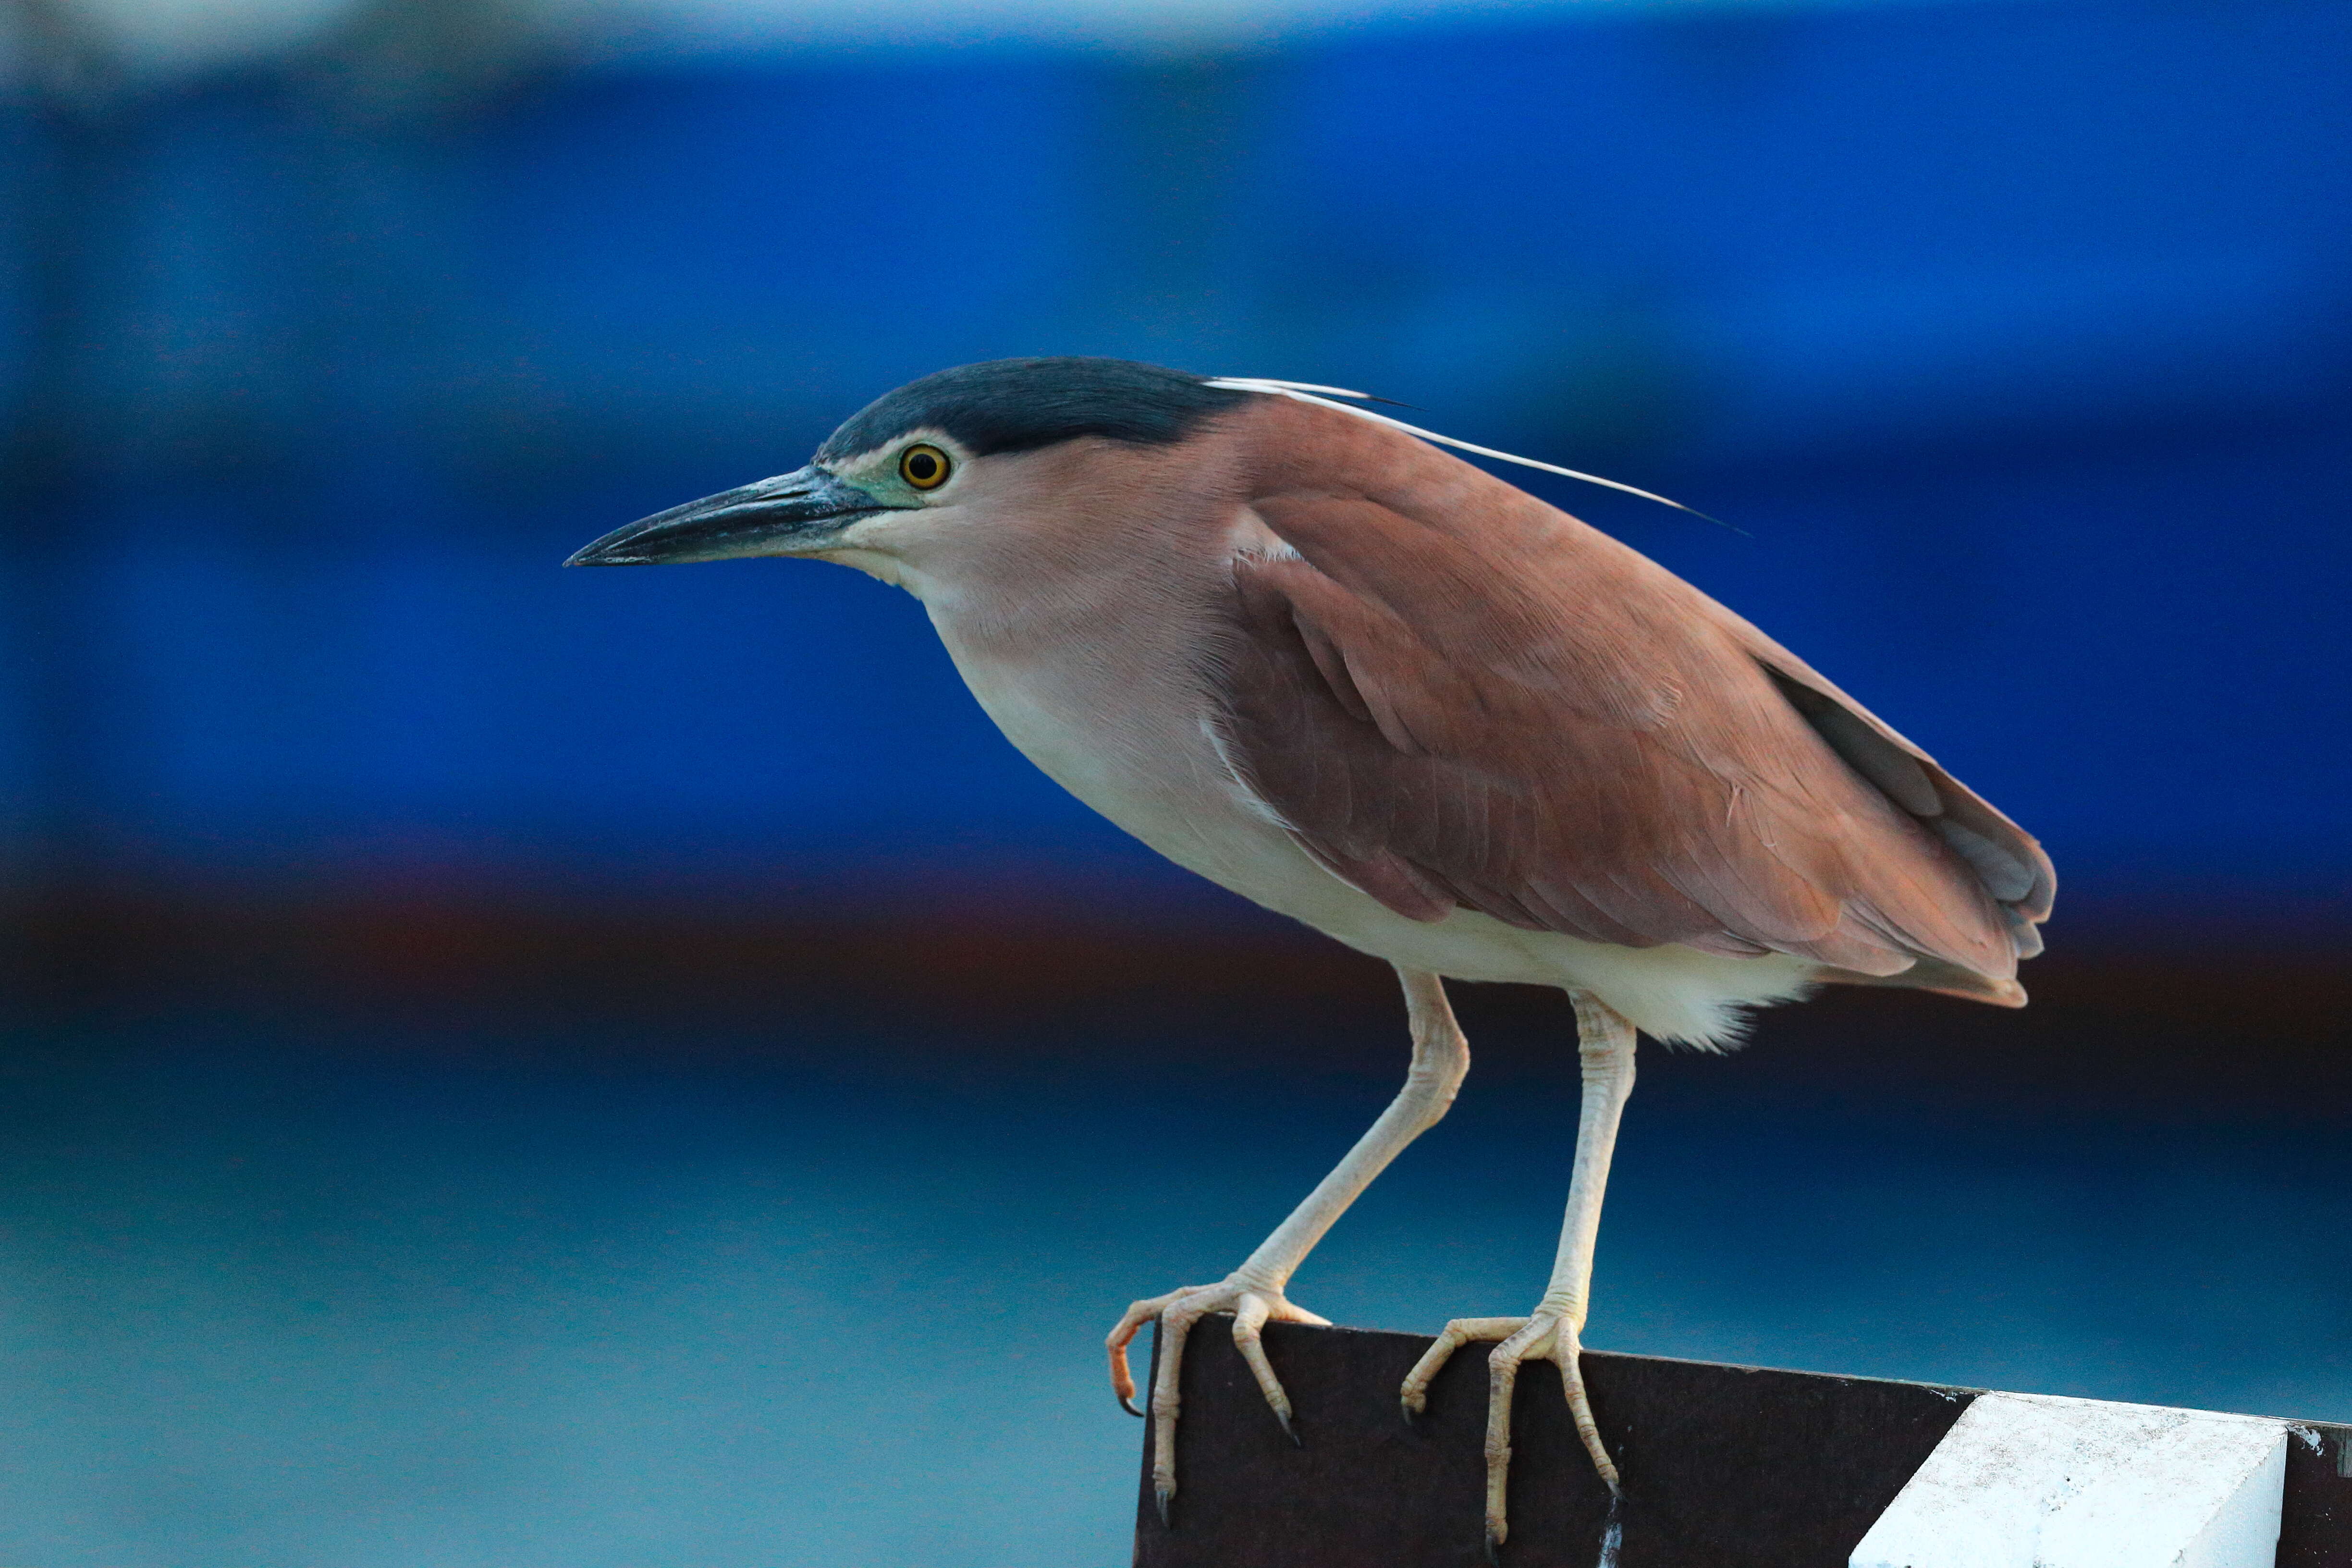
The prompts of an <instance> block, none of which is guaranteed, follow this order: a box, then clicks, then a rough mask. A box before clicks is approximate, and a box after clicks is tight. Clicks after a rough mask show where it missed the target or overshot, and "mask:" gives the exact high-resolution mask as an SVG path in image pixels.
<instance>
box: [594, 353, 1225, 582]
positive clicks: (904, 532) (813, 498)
mask: <svg viewBox="0 0 2352 1568" xmlns="http://www.w3.org/2000/svg"><path fill="white" fill-rule="evenodd" d="M1247 396H1248V394H1247V393H1244V392H1238V391H1234V390H1230V389H1227V388H1223V387H1219V386H1216V385H1213V384H1211V383H1210V382H1209V381H1208V380H1206V379H1205V378H1203V377H1201V376H1196V375H1188V374H1184V373H1182V372H1180V371H1172V370H1162V369H1160V367H1158V366H1156V365H1147V364H1137V363H1132V362H1129V361H1126V360H1112V359H1079V358H1063V359H1013V360H995V361H992V362H990V363H985V364H971V365H962V366H960V367H958V368H956V369H954V370H943V371H940V372H939V373H938V374H933V375H927V376H924V377H923V378H922V379H921V380H919V381H912V382H908V384H906V385H904V386H902V387H899V388H898V390H897V391H895V392H892V393H888V394H887V395H884V396H882V397H881V398H879V399H877V401H876V402H874V403H872V404H871V405H867V406H866V408H865V409H864V410H863V411H861V412H860V413H858V414H856V415H855V416H852V417H851V418H850V419H849V420H848V421H847V422H846V423H845V424H844V425H843V426H841V427H840V428H839V429H837V430H835V432H834V433H833V434H832V436H831V437H827V438H826V440H825V443H824V446H822V447H819V448H817V453H816V456H815V458H814V460H813V461H811V462H810V463H809V464H808V465H807V466H806V467H805V468H795V469H793V471H792V472H791V473H789V474H779V475H777V476H776V477H775V478H773V479H761V480H760V481H758V482H757V483H755V484H749V485H744V486H741V487H740V488H739V489H731V490H721V491H720V492H719V494H717V495H713V496H705V497H704V498H703V499H702V500H693V501H688V502H687V503H686V504H685V505H684V506H677V507H672V508H670V509H669V510H667V511H663V512H656V514H655V515H653V516H652V517H648V518H646V519H643V520H642V521H637V522H633V523H631V524H629V525H628V526H627V527H626V528H621V529H615V530H614V531H612V532H611V533H608V534H606V535H604V538H602V539H599V540H597V541H596V542H594V543H593V544H590V545H589V546H587V547H586V548H585V549H583V550H582V551H580V552H578V553H577V554H575V555H573V556H572V559H571V560H570V561H568V562H566V563H565V564H566V565H570V566H651V565H664V564H670V563H683V562H688V561H726V560H732V559H735V558H737V557H740V556H753V555H813V556H817V557H820V558H823V559H828V560H835V561H840V562H843V563H845V564H849V565H855V566H859V567H861V568H863V569H865V570H866V571H869V572H872V573H874V574H877V576H882V577H886V578H888V579H890V580H893V581H904V580H905V578H906V573H907V569H908V563H909V562H910V560H911V559H913V558H915V557H918V556H919V555H921V554H922V553H923V552H924V550H925V547H926V546H927V545H931V546H936V545H937V544H938V543H939V542H940V541H942V540H943V539H948V538H951V537H953V536H954V535H956V534H958V533H960V532H963V531H969V530H971V529H974V528H979V529H983V530H985V529H987V528H989V527H991V526H992V524H993V523H994V522H996V521H999V520H1002V519H1004V518H1006V517H1010V516H1016V515H1023V514H1029V513H1034V512H1035V511H1036V510H1039V509H1040V508H1041V507H1045V506H1047V505H1049V504H1050V503H1051V502H1052V501H1053V500H1055V494H1056V493H1057V492H1059V493H1063V494H1066V492H1068V491H1069V490H1071V489H1073V488H1074V487H1083V486H1084V485H1086V484H1087V482H1088V481H1089V479H1108V476H1091V475H1088V474H1087V473H1086V472H1085V470H1087V469H1089V468H1094V467H1097V466H1099V465H1101V464H1105V463H1109V464H1120V463H1125V464H1128V465H1129V466H1133V465H1134V463H1135V460H1136V459H1138V458H1143V459H1145V463H1144V465H1143V466H1145V467H1150V466H1153V465H1151V464H1150V462H1149V459H1150V457H1152V456H1153V455H1155V454H1154V449H1155V448H1156V449H1158V453H1157V455H1159V456H1160V457H1161V458H1163V460H1164V459H1166V458H1172V457H1173V455H1174V454H1173V448H1175V447H1179V446H1180V445H1181V444H1182V443H1183V442H1184V441H1185V439H1186V438H1187V437H1190V436H1192V434H1193V433H1194V432H1195V430H1196V429H1197V427H1198V426H1200V425H1201V423H1202V421H1203V420H1204V419H1206V418H1207V417H1209V416H1212V415H1213V414H1215V413H1217V412H1219V411H1221V410H1223V409H1224V408H1226V407H1228V406H1229V405H1233V404H1234V403H1236V402H1239V401H1242V400H1244V399H1245V398H1246V397H1247ZM1057 458H1058V459H1061V460H1057ZM1072 458H1075V459H1076V461H1075V462H1073V461H1072V460H1069V459H1072ZM1130 478H1132V476H1130ZM909 585H912V584H909Z"/></svg>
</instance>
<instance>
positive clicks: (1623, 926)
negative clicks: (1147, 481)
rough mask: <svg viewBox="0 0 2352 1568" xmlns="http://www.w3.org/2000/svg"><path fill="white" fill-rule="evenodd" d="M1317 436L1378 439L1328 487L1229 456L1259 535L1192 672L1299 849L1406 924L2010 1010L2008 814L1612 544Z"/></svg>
mask: <svg viewBox="0 0 2352 1568" xmlns="http://www.w3.org/2000/svg"><path fill="white" fill-rule="evenodd" d="M1308 416H1309V417H1313V416H1314V415H1313V414H1311V413H1310V414H1309V415H1308ZM1284 417H1285V418H1292V417H1297V416H1289V415H1286V416H1284ZM1323 434H1326V435H1328V437H1329V438H1330V442H1332V443H1337V444H1339V445H1343V446H1348V447H1355V446H1359V445H1360V444H1361V443H1363V442H1365V441H1366V440H1367V439H1377V440H1378V441H1380V442H1381V445H1380V446H1379V447H1377V448H1376V449H1374V450H1373V451H1370V452H1366V451H1355V452H1335V453H1333V454H1332V456H1333V458H1334V459H1335V460H1334V461H1333V463H1332V465H1331V467H1332V468H1333V470H1334V471H1336V472H1344V473H1347V474H1349V475H1350V476H1351V477H1352V478H1353V479H1354V482H1353V483H1352V484H1351V486H1350V487H1349V488H1347V489H1340V488H1338V487H1336V486H1330V485H1327V484H1326V483H1324V482H1323V477H1322V476H1320V475H1318V474H1314V473H1312V472H1307V473H1302V472H1300V471H1297V461H1298V459H1296V458H1290V459H1286V464H1287V466H1286V467H1284V468H1274V469H1271V470H1269V471H1266V472H1263V473H1261V474H1260V475H1258V476H1257V477H1256V484H1255V488H1256V489H1257V490H1258V492H1259V493H1258V494H1257V495H1256V497H1255V500H1253V502H1252V510H1254V511H1255V513H1256V514H1257V516H1258V518H1259V519H1261V520H1262V521H1263V522H1264V523H1265V527H1266V528H1267V529H1268V530H1270V531H1271V532H1272V534H1273V535H1274V536H1275V537H1276V539H1277V540H1279V542H1280V543H1279V545H1276V546H1273V547H1270V548H1266V549H1265V550H1262V551H1260V552H1251V553H1244V554H1243V555H1242V556H1240V557H1239V558H1238V559H1237V560H1236V562H1235V563H1234V598H1233V603H1232V636H1231V637H1230V638H1229V641H1228V647H1227V648H1226V649H1225V651H1224V653H1223V656H1222V658H1221V659H1220V662H1219V667H1218V669H1217V671H1216V674H1215V679H1216V680H1217V682H1218V685H1219V688H1220V692H1219V695H1220V697H1221V699H1222V701H1221V708H1222V715H1223V726H1224V730H1225V734H1224V740H1225V743H1226V748H1227V753H1228V755H1229V756H1230V757H1231V759H1232V761H1233V763H1234V768H1235V770H1236V772H1237V773H1239V774H1240V775H1241V777H1242V780H1243V782H1244V784H1247V785H1248V787H1250V788H1251V789H1252V790H1253V791H1255V793H1256V794H1257V795H1258V796H1259V797H1260V798H1262V799H1263V800H1264V801H1265V803H1266V804H1267V805H1268V806H1270V807H1271V808H1272V809H1273V810H1274V811H1275V812H1276V814H1277V815H1278V816H1280V818H1281V819H1282V821H1283V822H1284V823H1285V824H1286V826H1287V827H1288V829H1289V831H1290V832H1291V833H1292V834H1293V836H1294V837H1296V838H1297V841H1298V842H1299V844H1300V845H1301V846H1302V847H1305V848H1306V849H1307V852H1308V853H1309V854H1311V855H1313V856H1314V857H1315V858H1317V859H1318V860H1319V861H1320V862H1321V863H1322V864H1323V865H1324V866H1326V867H1327V868H1329V869H1330V870H1331V871H1332V872H1334V873H1335V874H1336V875H1338V876H1339V877H1341V878H1343V879H1346V880H1348V881H1349V882H1350V883H1353V884H1354V885H1355V886H1357V887H1359V888H1360V889H1363V890H1364V891H1365V892H1367V893H1369V894H1370V895H1371V896H1372V897H1374V898H1376V899H1379V900H1381V902H1382V903H1384V904H1386V905H1388V906H1389V907H1390V908H1391V909H1393V910H1397V911H1398V912H1399V913H1402V914H1404V915H1407V916H1409V917H1412V918H1413V919H1417V920H1438V919H1443V918H1444V916H1445V915H1446V914H1448V913H1449V912H1451V911H1452V910H1454V909H1455V908H1457V907H1460V908H1466V909H1471V910H1479V911H1481V912H1483V913H1485V914H1487V915H1490V916H1493V917H1494V918H1495V919H1496V920H1500V921H1506V922H1507V923H1509V924H1512V925H1515V926H1519V927H1523V928H1526V929H1530V930H1541V931H1559V932H1562V933H1565V934H1567V935H1570V936H1576V937H1581V938H1584V939H1586V940H1588V941H1592V942H1612V943H1617V944H1621V945H1624V946H1629V947H1650V946H1655V945H1657V944H1660V943H1664V942H1679V943H1682V944H1685V945H1686V946H1690V947H1694V948H1697V949H1700V950H1702V951H1705V952H1717V953H1724V954H1733V955H1746V956H1753V955H1759V954H1762V953H1766V952H1784V953H1790V954H1795V955H1798V956H1801V957H1804V958H1809V959H1812V960H1814V961H1816V962H1818V963H1821V964H1822V966H1823V970H1824V973H1825V974H1826V976H1827V977H1829V978H1832V979H1848V980H1854V981H1875V982H1878V983H1881V984H1916V985H1923V986H1926V987H1928V988H1931V989H1937V990H1948V991H1953V992H1957V993H1958V994H1967V995H1973V996H1978V997H1980V998H1982V999H1985V1000H1990V1001H2000V1002H2009V1003H2012V1004H2014V1003H2017V1002H2021V1001H2022V999H2023V993H2022V992H2021V991H2020V990H2019V989H2018V987H2017V985H2016V984H2015V981H2014V979H2013V976H2014V974H2015V973H2016V963H2017V959H2018V957H2019V956H2020V955H2021V954H2029V955H2030V954H2031V953H2032V952H2038V951H2039V950H2040V942H2039V938H2038V935H2037V933H2036V932H2035V930H2034V927H2035V924H2036V922H2038V921H2041V920H2042V918H2043V917H2045V916H2046V915H2047V914H2048V912H2049V909H2050V901H2051V896H2052V892H2053V885H2054V884H2053V877H2052V874H2051V870H2050V863H2049V860H2048V858H2047V857H2046V856H2044V855H2043V854H2042V850H2041V847H2039V846H2038V845H2037V844H2036V843H2035V842H2034V841H2033V840H2032V838H2031V837H2028V836H2027V835H2026V834H2024V833H2023V832H2022V831H2021V830H2020V829H2019V828H2017V826H2015V825H2014V824H2012V823H2011V822H2010V821H2009V820H2008V819H2007V818H2006V817H2004V816H2001V815H2000V813H1999V812H1997V811H1995V810H1994V809H1993V808H1992V807H1991V806H1990V805H1987V804H1986V803H1985V802H1984V801H1982V800H1981V799H1979V797H1978V796H1977V795H1973V794H1972V793H1970V792H1969V790H1967V789H1966V788H1965V787H1963V786H1962V785H1960V784H1958V782H1957V781H1955V780H1954V779H1952V777H1951V776H1950V774H1948V773H1946V772H1944V770H1943V769H1941V768H1940V767H1938V766H1937V764H1936V763H1934V761H1933V760H1932V759H1931V758H1929V757H1927V755H1926V754H1925V753H1924V752H1920V751H1919V750H1918V749H1917V748H1916V747H1914V746H1912V745H1911V744H1910V743H1909V742H1906V741H1905V740H1904V739H1903V738H1902V737H1901V736H1900V735H1898V734H1896V733H1895V731H1892V730H1890V729H1888V728H1887V727H1886V726H1885V725H1884V724H1882V723H1880V722H1879V721H1877V720H1876V719H1875V718H1874V717H1872V716H1871V715H1870V714H1869V713H1868V712H1866V711H1865V710H1863V709H1862V708H1861V707H1860V706H1859V705H1858V704H1856V703H1854V702H1853V700H1851V699H1850V698H1848V697H1846V696H1845V694H1844V693H1843V692H1841V691H1840V690H1838V689H1837V688H1836V687H1834V686H1832V685H1831V684H1830V683H1829V682H1828V681H1826V680H1824V679H1822V677H1821V676H1819V675H1818V674H1817V673H1815V672H1814V671H1813V670H1812V669H1811V668H1809V667H1808V666H1806V665H1805V664H1804V663H1803V662H1802V661H1801V660H1799V659H1797V658H1795V657H1794V656H1792V655H1790V653H1789V652H1788V651H1787V650H1786V649H1783V648H1781V647H1780V646H1779V645H1778V644H1776V643H1774V642H1772V641H1771V640H1770V639H1769V638H1768V637H1765V636H1764V635H1763V634H1762V633H1761V632H1759V631H1758V630H1757V629H1756V628H1755V627H1753V626H1749V625H1748V623H1747V622H1745V621H1743V620H1741V619H1740V618H1739V617H1738V616H1734V615H1732V614H1731V613H1730V612H1729V611H1728V610H1726V609H1724V608H1723V607H1722V606H1721V605H1717V604H1716V603H1715V602H1714V601H1713V600H1711V599H1708V598H1707V597H1706V595H1702V594H1700V593H1699V592H1698V591H1697V590H1696V589H1695V588H1692V587H1690V586H1689V585H1688V584H1685V583H1683V582H1681V581H1680V580H1679V579H1678V578H1675V576H1673V575H1672V574H1669V573H1667V572H1666V571H1664V569H1663V568H1661V567H1659V566H1657V565H1655V564H1654V563H1652V562H1650V561H1648V560H1647V559H1645V558H1643V557H1642V556H1641V555H1639V554H1637V553H1635V552H1633V551H1631V550H1628V549H1626V548H1625V547H1623V546H1622V545H1619V544H1617V543H1616V542H1613V541H1612V540H1610V539H1608V538H1607V537H1606V536H1604V535H1602V534H1600V533H1598V532H1597V531H1593V530H1591V529H1590V528H1587V527H1586V526H1585V525H1583V524H1581V523H1580V522H1577V521H1575V520H1573V519H1571V518H1569V517H1568V516H1566V515H1565V514H1564V513H1561V512H1559V511H1557V510H1554V509H1552V508H1550V507H1548V506H1545V505H1544V504H1543V503H1541V502H1540V501H1538V500H1535V499H1534V498H1532V497H1530V496H1528V495H1526V494H1525V493H1523V492H1521V491H1518V490H1517V489H1512V488H1511V487H1509V486H1507V485H1505V484H1502V483H1501V482H1500V481H1499V480H1495V479H1492V478H1491V477H1489V476H1487V475H1485V474H1484V473H1482V472H1480V471H1479V470H1477V469H1475V468H1470V467H1469V466H1468V465H1466V464H1462V463H1459V462H1457V461H1456V460H1455V459H1454V458H1449V457H1447V456H1445V455H1444V454H1442V453H1438V452H1435V451H1433V450H1431V449H1430V448H1427V447H1421V446H1419V445H1418V444H1417V443H1412V442H1410V441H1408V440H1405V439H1404V438H1402V437H1390V436H1389V435H1388V433H1386V432H1373V433H1372V435H1371V437H1364V436H1359V435H1357V434H1356V433H1355V432H1354V431H1351V430H1346V429H1333V430H1330V431H1328V432H1324V433H1323ZM1391 441H1395V442H1397V443H1399V445H1398V446H1393V447H1392V446H1390V445H1388V444H1387V443H1389V442H1391ZM1268 447H1269V448H1271V449H1276V450H1284V451H1288V452H1297V451H1298V450H1300V449H1301V446H1300V444H1299V443H1297V442H1296V441H1287V442H1280V443H1268ZM1312 447H1313V444H1312V443H1308V444H1307V449H1312ZM1374 457H1377V458H1379V459H1380V461H1378V462H1372V461H1369V460H1368V459H1370V458H1374ZM1368 474H1369V475H1371V476H1374V477H1373V479H1372V482H1371V483H1370V484H1366V483H1364V482H1363V477H1364V476H1366V475H1368Z"/></svg>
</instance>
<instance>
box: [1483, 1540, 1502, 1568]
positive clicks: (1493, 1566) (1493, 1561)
mask: <svg viewBox="0 0 2352 1568" xmlns="http://www.w3.org/2000/svg"><path fill="white" fill-rule="evenodd" d="M1486 1564H1487V1568H1503V1543H1502V1542H1499V1541H1497V1540H1496V1539H1495V1538H1494V1537H1493V1536H1492V1535H1489V1536H1487V1537H1486Z"/></svg>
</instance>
